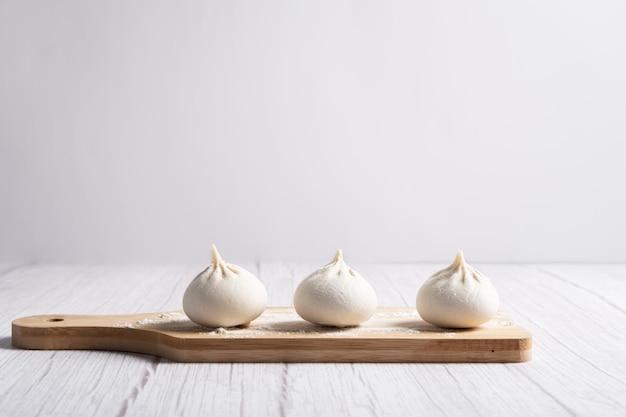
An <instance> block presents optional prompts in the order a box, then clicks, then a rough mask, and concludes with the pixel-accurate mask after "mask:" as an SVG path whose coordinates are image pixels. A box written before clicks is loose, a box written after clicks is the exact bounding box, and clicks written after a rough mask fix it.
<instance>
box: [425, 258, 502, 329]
mask: <svg viewBox="0 0 626 417" xmlns="http://www.w3.org/2000/svg"><path fill="white" fill-rule="evenodd" d="M498 303H499V298H498V293H497V292H496V289H495V288H494V287H493V285H492V284H491V282H490V281H489V278H487V277H486V276H484V275H483V274H481V273H480V272H479V271H478V270H476V269H475V268H473V267H471V266H470V265H468V264H467V263H465V259H464V258H463V252H460V251H459V253H458V254H457V255H456V259H455V260H454V263H452V265H450V266H449V267H447V268H445V269H442V270H441V271H439V272H437V273H435V274H434V275H433V276H432V277H430V278H429V279H428V280H426V282H424V284H423V285H422V286H421V288H420V289H419V291H418V293H417V298H416V307H417V312H418V314H419V315H420V317H421V318H422V319H424V320H425V321H427V322H429V323H431V324H434V325H436V326H440V327H448V328H470V327H476V326H480V325H481V324H483V323H485V322H487V321H489V320H490V319H491V318H492V317H493V316H495V314H496V313H497V311H498Z"/></svg>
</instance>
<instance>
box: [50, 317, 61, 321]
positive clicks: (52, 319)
mask: <svg viewBox="0 0 626 417" xmlns="http://www.w3.org/2000/svg"><path fill="white" fill-rule="evenodd" d="M63 320H65V319H61V318H58V317H54V318H51V319H46V321H63Z"/></svg>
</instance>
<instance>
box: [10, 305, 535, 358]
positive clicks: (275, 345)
mask: <svg viewBox="0 0 626 417" xmlns="http://www.w3.org/2000/svg"><path fill="white" fill-rule="evenodd" d="M12 327H13V329H12V343H13V346H16V347H20V348H25V349H52V350H61V349H71V350H76V349H85V350H90V349H93V350H117V351H126V352H135V353H146V354H151V355H155V356H159V357H163V358H166V359H170V360H173V361H177V362H255V363H256V362H382V363H394V362H396V363H403V362H406V363H410V362H475V363H481V362H526V361H529V360H530V359H531V356H532V355H531V352H532V350H531V348H532V337H531V335H530V333H528V332H527V331H526V330H525V329H523V328H522V327H521V326H519V325H516V324H515V322H514V321H513V320H512V319H511V318H509V317H507V316H505V315H503V314H498V315H496V317H494V318H493V319H492V320H490V321H489V322H487V323H485V324H483V325H482V326H480V327H478V328H475V329H442V328H439V327H436V326H433V325H431V324H428V323H426V322H424V321H423V320H421V319H420V317H419V316H418V314H417V312H416V311H415V309H413V308H378V309H377V311H376V313H375V314H374V316H373V317H372V318H370V319H369V320H368V321H366V322H365V323H363V324H362V325H361V326H355V327H347V328H334V327H327V326H319V325H315V324H312V323H309V322H306V321H304V320H302V319H301V318H300V317H299V316H298V315H297V314H296V312H295V311H294V309H293V308H292V307H269V308H267V309H266V311H265V312H264V313H263V314H262V315H261V316H260V317H259V318H257V319H256V320H254V321H253V322H252V323H250V324H249V325H248V326H245V327H236V328H228V329H223V328H219V329H207V328H206V327H202V326H199V325H197V324H195V323H193V322H192V321H190V320H189V319H188V318H187V316H186V315H185V314H184V313H183V312H182V310H178V311H170V312H159V313H144V314H132V315H62V314H55V315H38V316H30V317H23V318H19V319H16V320H14V321H13V326H12Z"/></svg>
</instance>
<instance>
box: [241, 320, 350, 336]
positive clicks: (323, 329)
mask: <svg viewBox="0 0 626 417" xmlns="http://www.w3.org/2000/svg"><path fill="white" fill-rule="evenodd" d="M358 327H359V326H349V327H335V326H324V325H321V324H315V323H310V322H308V321H304V320H289V321H276V322H273V323H264V324H262V325H260V326H258V327H256V326H255V327H254V328H253V329H254V330H266V331H272V332H280V333H311V334H324V333H341V332H343V331H350V330H353V329H355V328H358Z"/></svg>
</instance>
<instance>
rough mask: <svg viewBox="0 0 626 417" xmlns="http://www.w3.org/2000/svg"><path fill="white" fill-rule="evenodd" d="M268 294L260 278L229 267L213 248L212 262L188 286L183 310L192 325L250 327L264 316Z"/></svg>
mask: <svg viewBox="0 0 626 417" xmlns="http://www.w3.org/2000/svg"><path fill="white" fill-rule="evenodd" d="M266 306H267V291H266V290H265V286H264V285H263V283H261V281H259V279H258V278H257V277H255V276H254V275H252V274H251V273H250V272H248V271H246V270H245V269H243V268H242V267H240V266H237V265H233V264H227V263H225V262H224V260H222V258H221V257H220V255H219V253H218V252H217V249H216V247H215V245H213V262H212V264H211V265H209V266H208V267H207V268H206V269H205V270H204V271H202V272H201V273H200V274H199V275H198V276H197V277H195V278H194V280H193V281H192V282H191V284H189V287H187V290H186V291H185V295H184V296H183V310H184V311H185V314H186V315H187V317H189V319H191V321H193V322H195V323H197V324H200V325H202V326H206V327H232V326H240V325H243V324H247V323H249V322H251V321H252V320H254V319H256V318H257V317H259V316H260V315H261V313H263V311H264V310H265V307H266Z"/></svg>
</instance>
